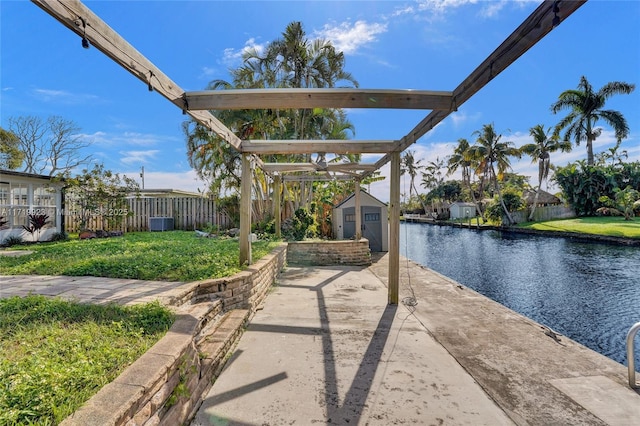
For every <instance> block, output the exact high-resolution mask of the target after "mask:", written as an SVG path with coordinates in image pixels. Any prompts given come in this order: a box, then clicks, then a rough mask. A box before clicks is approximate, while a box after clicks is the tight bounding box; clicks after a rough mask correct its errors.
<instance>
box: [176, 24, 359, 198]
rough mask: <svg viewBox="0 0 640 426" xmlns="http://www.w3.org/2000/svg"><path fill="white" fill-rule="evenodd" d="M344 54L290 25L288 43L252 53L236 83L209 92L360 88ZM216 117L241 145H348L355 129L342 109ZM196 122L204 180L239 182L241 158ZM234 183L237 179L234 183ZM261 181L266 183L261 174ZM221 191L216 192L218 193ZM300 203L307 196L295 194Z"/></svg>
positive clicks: (193, 141)
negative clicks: (269, 141) (313, 142)
mask: <svg viewBox="0 0 640 426" xmlns="http://www.w3.org/2000/svg"><path fill="white" fill-rule="evenodd" d="M344 65H345V63H344V54H343V53H342V52H336V50H335V48H334V47H333V46H332V45H331V43H330V42H327V41H324V40H308V39H307V37H306V35H305V32H304V30H303V28H302V25H301V24H300V23H299V22H292V23H290V24H289V25H288V26H287V28H286V29H285V31H284V33H283V34H282V37H281V38H279V39H277V40H275V41H274V42H273V43H271V44H269V47H268V48H267V49H266V51H265V52H264V54H262V53H261V52H259V51H258V50H256V49H250V50H248V51H246V52H245V53H244V54H243V63H242V65H241V66H240V67H238V68H237V69H234V70H231V71H230V73H231V76H232V80H231V81H230V82H227V81H224V80H214V81H212V82H211V83H210V84H209V86H208V89H210V90H225V89H255V88H314V87H319V88H320V87H336V86H337V85H338V84H340V83H344V84H349V85H353V86H355V87H357V85H358V83H357V81H355V79H353V77H352V76H351V74H349V73H348V72H346V71H345V70H344ZM212 113H213V114H214V115H215V116H216V117H217V118H219V119H220V120H221V121H222V122H223V123H225V124H226V125H227V127H229V128H230V129H231V130H232V131H233V132H234V133H235V134H237V135H238V137H240V138H241V139H250V138H261V139H292V138H300V139H306V138H310V139H347V138H348V136H349V132H351V133H352V134H353V125H352V124H351V123H350V122H349V121H348V119H347V117H346V114H345V113H344V111H343V110H340V109H306V110H273V109H268V110H223V111H212ZM194 124H195V122H192V123H186V124H185V126H184V129H185V135H186V137H187V147H188V153H189V159H190V162H191V164H192V166H193V167H194V168H196V170H197V171H198V173H199V174H201V175H202V176H203V177H204V176H205V175H207V177H209V178H210V180H212V181H213V182H215V183H216V184H217V187H218V188H221V187H229V186H231V185H233V184H237V183H238V182H239V180H238V179H236V177H237V176H239V175H240V173H239V170H238V169H237V167H238V164H239V161H238V159H239V155H238V153H237V152H236V151H235V150H234V149H233V148H232V147H231V146H229V145H228V144H227V143H224V141H223V140H222V139H221V138H219V137H218V136H217V135H210V134H208V132H207V131H206V129H204V127H202V126H200V125H195V126H194ZM268 161H270V162H273V161H280V162H282V161H284V162H290V161H311V155H307V154H305V155H287V156H283V155H274V156H271V157H270V158H268ZM230 178H231V179H230ZM256 178H260V175H259V174H256ZM214 189H216V187H214ZM294 191H295V192H296V194H295V195H296V196H295V198H296V200H301V199H303V196H304V194H303V192H305V191H301V190H298V189H297V187H296V188H294Z"/></svg>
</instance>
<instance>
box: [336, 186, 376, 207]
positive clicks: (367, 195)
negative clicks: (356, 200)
mask: <svg viewBox="0 0 640 426" xmlns="http://www.w3.org/2000/svg"><path fill="white" fill-rule="evenodd" d="M360 193H361V194H363V195H364V196H365V197H369V198H370V199H371V200H372V201H374V202H375V203H376V204H379V205H380V206H384V207H387V203H385V202H383V201H380V200H379V199H377V198H376V197H374V196H373V195H371V194H369V193H368V192H367V191H363V190H360ZM355 196H356V194H355V192H354V193H352V194H351V195H349V196H348V197H347V198H345V199H344V200H342V201H340V202H339V203H338V204H336V205H335V206H333V208H334V209H338V208H340V207H341V206H342V205H343V204H345V203H347V202H348V201H349V200H350V199H352V198H353V197H355Z"/></svg>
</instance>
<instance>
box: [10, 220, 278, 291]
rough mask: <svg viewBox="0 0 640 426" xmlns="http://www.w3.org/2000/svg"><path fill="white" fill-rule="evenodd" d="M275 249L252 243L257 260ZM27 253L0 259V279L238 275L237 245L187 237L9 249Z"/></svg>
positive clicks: (158, 235) (142, 235) (176, 234)
mask: <svg viewBox="0 0 640 426" xmlns="http://www.w3.org/2000/svg"><path fill="white" fill-rule="evenodd" d="M277 245H278V243H277V242H267V241H258V242H256V243H253V244H252V257H253V259H259V258H261V257H263V256H265V255H266V254H267V253H269V252H270V251H271V250H272V249H273V248H275V247H276V246H277ZM11 248H12V249H24V250H32V251H34V253H32V254H30V255H26V256H20V257H8V256H0V270H1V271H2V274H4V275H71V276H97V277H110V278H128V279H141V280H159V281H196V280H201V279H206V278H221V277H225V276H229V275H233V274H234V273H236V272H239V271H240V270H241V268H240V266H239V264H238V259H239V256H240V248H239V244H238V241H237V240H234V239H216V238H198V237H196V236H195V235H194V233H193V232H188V231H170V232H131V233H127V234H125V235H124V236H123V237H113V238H101V239H93V240H77V239H72V240H69V241H63V242H53V243H39V244H29V245H24V246H14V247H11Z"/></svg>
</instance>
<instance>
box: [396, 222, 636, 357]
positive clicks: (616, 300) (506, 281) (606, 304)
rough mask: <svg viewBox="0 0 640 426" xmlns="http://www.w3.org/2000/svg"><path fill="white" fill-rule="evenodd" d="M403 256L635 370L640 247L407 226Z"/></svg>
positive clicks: (402, 231)
mask: <svg viewBox="0 0 640 426" xmlns="http://www.w3.org/2000/svg"><path fill="white" fill-rule="evenodd" d="M400 253H401V254H402V255H403V256H406V257H408V258H409V259H411V260H413V261H414V262H416V263H419V264H421V265H424V266H426V267H428V268H430V269H433V270H434V271H436V272H439V273H440V274H442V275H445V276H447V277H449V278H452V279H454V280H455V281H457V282H459V283H461V284H463V285H465V286H467V287H469V288H472V289H473V290H475V291H477V292H479V293H481V294H483V295H485V296H487V297H489V298H491V299H493V300H495V301H497V302H499V303H501V304H503V305H504V306H507V307H508V308H510V309H512V310H514V311H516V312H518V313H520V314H522V315H524V316H527V317H529V318H531V319H533V320H534V321H536V322H538V323H540V324H543V325H546V326H547V327H549V328H551V329H553V330H555V331H556V332H558V333H560V334H563V335H565V336H567V337H569V338H571V339H573V340H575V341H577V342H579V343H581V344H582V345H584V346H587V347H588V348H591V349H593V350H595V351H597V352H599V353H601V354H603V355H605V356H607V357H609V358H611V359H613V360H615V361H617V362H619V363H621V364H624V365H627V357H626V346H625V340H626V335H627V332H628V331H629V328H631V326H632V325H633V324H635V323H636V322H640V247H627V246H620V245H609V244H601V243H585V242H576V241H573V240H571V239H568V238H553V237H542V236H537V235H525V234H514V233H502V232H499V231H489V230H484V231H479V230H469V229H461V228H454V227H450V226H438V225H430V224H421V223H401V225H400ZM639 341H640V338H637V339H636V345H635V346H636V361H635V362H636V366H637V365H640V348H639V346H640V343H638V342H639Z"/></svg>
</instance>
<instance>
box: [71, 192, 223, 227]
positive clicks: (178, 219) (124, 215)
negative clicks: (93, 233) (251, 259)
mask: <svg viewBox="0 0 640 426" xmlns="http://www.w3.org/2000/svg"><path fill="white" fill-rule="evenodd" d="M87 216H88V218H89V220H88V223H87V225H86V228H87V229H92V230H99V229H103V230H107V231H124V232H133V231H148V230H149V219H151V218H157V217H170V218H173V224H174V225H173V226H174V229H178V230H184V231H192V230H194V229H196V228H198V229H202V227H203V226H205V225H207V224H212V225H217V226H218V227H219V229H229V228H232V227H233V226H234V224H233V221H232V220H231V218H230V217H229V215H228V214H227V213H226V212H225V211H220V210H219V209H218V208H217V206H216V202H215V201H214V200H208V199H204V198H187V197H185V198H133V199H128V200H127V206H126V207H122V208H113V209H110V208H106V209H103V211H102V212H91V214H89V215H87ZM81 217H82V215H81V214H79V212H77V211H74V210H73V208H70V209H68V210H67V211H66V212H65V218H64V227H65V228H64V229H65V230H66V231H67V232H78V231H80V221H81ZM107 218H109V219H107Z"/></svg>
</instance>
